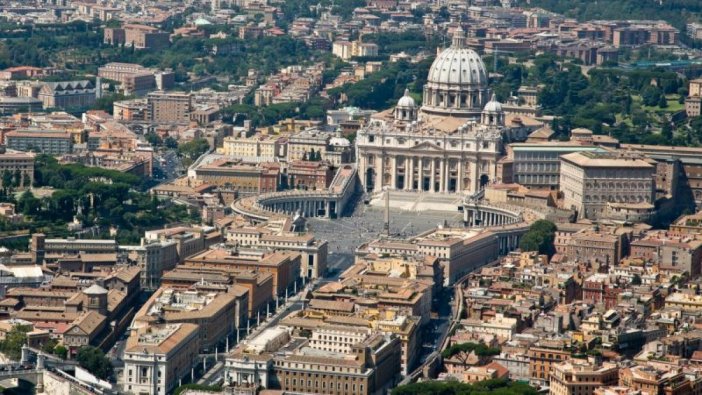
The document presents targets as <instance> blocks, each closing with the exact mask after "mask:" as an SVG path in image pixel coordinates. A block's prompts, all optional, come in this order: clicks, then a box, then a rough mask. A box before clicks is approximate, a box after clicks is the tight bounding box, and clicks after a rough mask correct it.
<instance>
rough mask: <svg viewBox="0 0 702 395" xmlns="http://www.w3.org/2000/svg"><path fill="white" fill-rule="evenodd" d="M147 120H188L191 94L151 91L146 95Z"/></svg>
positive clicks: (178, 121) (185, 122) (181, 121)
mask: <svg viewBox="0 0 702 395" xmlns="http://www.w3.org/2000/svg"><path fill="white" fill-rule="evenodd" d="M147 107H148V113H149V120H151V121H154V122H163V123H184V124H187V123H188V122H189V121H190V112H191V111H192V95H190V94H188V93H182V92H163V91H159V92H151V93H149V95H148V96H147Z"/></svg>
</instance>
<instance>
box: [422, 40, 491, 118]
mask: <svg viewBox="0 0 702 395" xmlns="http://www.w3.org/2000/svg"><path fill="white" fill-rule="evenodd" d="M452 41H453V42H452V44H451V46H450V47H449V48H446V49H445V50H443V51H442V52H441V53H440V54H439V55H438V56H437V57H436V59H435V60H434V63H432V65H431V68H430V69H429V76H428V77H427V84H426V85H425V86H424V99H423V103H424V106H423V107H422V112H424V113H429V114H439V115H451V116H456V117H469V118H477V117H479V116H480V113H481V111H482V110H483V107H484V105H485V103H487V101H488V99H489V91H488V74H487V71H486V70H485V64H484V63H483V60H482V59H481V58H480V55H478V53H476V52H475V51H473V50H472V49H470V48H467V47H466V37H465V34H464V33H463V30H462V29H461V28H460V27H459V28H458V29H456V31H455V32H454V34H453V40H452Z"/></svg>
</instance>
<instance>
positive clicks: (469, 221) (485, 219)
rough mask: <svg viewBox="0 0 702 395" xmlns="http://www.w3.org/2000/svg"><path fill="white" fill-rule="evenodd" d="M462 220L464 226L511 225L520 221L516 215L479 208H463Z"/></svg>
mask: <svg viewBox="0 0 702 395" xmlns="http://www.w3.org/2000/svg"><path fill="white" fill-rule="evenodd" d="M464 210H465V213H464V221H465V223H466V226H481V227H490V226H502V225H511V224H515V223H517V222H519V221H520V219H519V217H518V216H515V215H509V214H505V213H500V212H496V211H489V210H482V209H480V208H471V207H465V208H464Z"/></svg>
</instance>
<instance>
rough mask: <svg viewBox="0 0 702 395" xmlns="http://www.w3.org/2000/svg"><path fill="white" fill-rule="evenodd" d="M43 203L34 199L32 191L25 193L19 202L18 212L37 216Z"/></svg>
mask: <svg viewBox="0 0 702 395" xmlns="http://www.w3.org/2000/svg"><path fill="white" fill-rule="evenodd" d="M40 206H41V201H40V200H39V199H37V198H36V197H34V194H33V193H32V192H31V191H25V192H24V193H22V196H20V198H19V201H18V202H17V210H18V211H19V212H21V213H22V214H24V215H35V214H37V213H38V212H39V208H40Z"/></svg>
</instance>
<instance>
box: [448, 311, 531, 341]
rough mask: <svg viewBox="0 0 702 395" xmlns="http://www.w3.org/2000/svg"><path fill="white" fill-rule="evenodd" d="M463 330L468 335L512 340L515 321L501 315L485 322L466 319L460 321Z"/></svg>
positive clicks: (515, 327) (515, 331)
mask: <svg viewBox="0 0 702 395" xmlns="http://www.w3.org/2000/svg"><path fill="white" fill-rule="evenodd" d="M461 325H462V326H463V330H464V331H466V332H468V333H477V334H488V335H494V336H496V337H498V338H499V339H501V340H504V341H508V340H512V336H514V335H515V334H516V333H517V319H516V318H509V317H505V316H504V315H503V314H501V313H497V314H495V316H494V317H493V318H492V319H490V320H487V321H484V320H474V319H466V320H462V321H461Z"/></svg>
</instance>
